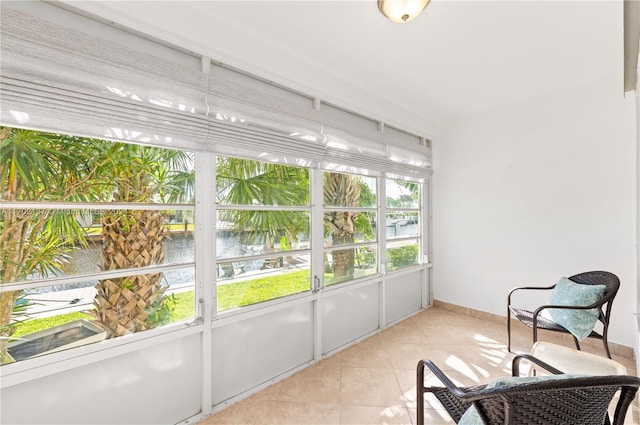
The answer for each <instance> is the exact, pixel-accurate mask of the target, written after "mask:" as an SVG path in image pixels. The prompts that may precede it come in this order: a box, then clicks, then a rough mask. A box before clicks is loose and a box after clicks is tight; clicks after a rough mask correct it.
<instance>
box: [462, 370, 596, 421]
mask: <svg viewBox="0 0 640 425" xmlns="http://www.w3.org/2000/svg"><path fill="white" fill-rule="evenodd" d="M581 376H586V375H549V376H516V377H506V378H498V379H496V380H495V381H493V382H491V383H490V384H489V385H487V387H486V389H491V388H501V387H507V386H509V385H518V384H528V383H531V382H542V381H552V380H554V379H567V378H578V377H581ZM458 425H484V424H483V423H482V419H481V418H480V415H479V414H478V411H477V410H476V408H475V406H471V407H470V408H468V409H467V411H466V412H464V415H462V417H461V418H460V422H458Z"/></svg>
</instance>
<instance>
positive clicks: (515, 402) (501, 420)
mask: <svg viewBox="0 0 640 425" xmlns="http://www.w3.org/2000/svg"><path fill="white" fill-rule="evenodd" d="M519 357H526V359H527V360H528V361H531V362H533V363H536V364H537V365H538V366H540V367H543V368H545V369H548V370H550V371H552V373H558V372H559V371H558V370H556V369H554V368H552V367H550V366H549V365H548V364H545V363H544V362H541V361H538V360H537V359H535V358H533V357H531V356H529V355H521V356H516V359H517V358H519ZM516 359H514V363H515V362H516ZM425 367H426V368H428V369H429V370H431V372H432V373H433V374H434V375H435V376H436V377H437V378H438V379H439V380H440V381H441V382H442V383H443V384H444V386H443V387H425V385H424V375H425ZM516 370H517V365H515V367H514V372H515V371H516ZM638 386H640V378H637V377H635V376H620V375H615V376H585V377H575V376H567V378H561V379H555V380H551V381H540V382H530V383H519V384H512V385H507V386H503V387H498V388H485V387H486V385H478V386H472V387H458V386H456V385H455V384H453V382H451V380H450V379H449V378H448V377H447V376H446V375H445V374H444V373H443V372H442V371H441V370H440V369H438V367H437V366H436V365H435V364H433V363H432V362H431V361H430V360H420V362H418V367H417V401H418V404H417V424H418V425H424V393H426V392H429V393H432V394H433V395H434V396H435V397H436V398H437V399H438V401H439V402H440V403H441V404H442V405H443V406H444V408H445V409H446V410H447V412H448V413H449V415H450V416H451V417H452V418H453V420H454V421H455V422H456V423H458V422H459V421H460V418H461V417H462V415H463V414H464V413H465V412H466V411H467V409H469V407H471V406H472V405H474V406H475V408H476V410H477V412H478V415H479V417H480V418H481V420H482V421H483V423H484V424H485V425H516V424H517V425H603V424H607V425H608V424H613V425H622V424H623V423H624V418H625V416H626V413H627V410H628V408H629V405H630V404H631V402H632V401H633V399H634V397H635V394H636V392H637V391H638ZM617 391H620V394H619V397H618V402H617V405H616V408H615V414H614V418H613V422H610V421H611V419H610V418H609V413H608V408H609V405H610V403H611V400H612V398H613V397H614V395H615V393H616V392H617Z"/></svg>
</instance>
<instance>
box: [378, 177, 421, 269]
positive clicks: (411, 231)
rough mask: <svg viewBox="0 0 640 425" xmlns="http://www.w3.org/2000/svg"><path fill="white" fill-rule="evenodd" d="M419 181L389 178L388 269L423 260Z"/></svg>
mask: <svg viewBox="0 0 640 425" xmlns="http://www.w3.org/2000/svg"><path fill="white" fill-rule="evenodd" d="M420 190H421V185H420V184H419V183H415V182H411V181H403V180H394V179H386V193H387V203H386V205H387V217H386V223H385V225H386V239H387V247H386V254H387V271H393V270H397V269H400V268H403V267H407V266H412V265H416V264H419V263H420V241H421V238H420V224H421V223H420V205H421V204H420Z"/></svg>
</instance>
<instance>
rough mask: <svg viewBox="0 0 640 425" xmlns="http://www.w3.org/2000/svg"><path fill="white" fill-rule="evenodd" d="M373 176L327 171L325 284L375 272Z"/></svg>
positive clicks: (325, 179) (325, 182) (325, 193)
mask: <svg viewBox="0 0 640 425" xmlns="http://www.w3.org/2000/svg"><path fill="white" fill-rule="evenodd" d="M376 181H377V180H376V178H374V177H367V176H361V175H357V174H346V173H336V172H329V171H326V172H325V173H324V179H323V195H324V236H325V239H324V246H325V248H324V284H325V285H333V284H336V283H340V282H345V281H349V280H353V279H357V278H360V277H365V276H370V275H374V274H376V273H378V245H377V236H376V212H377V198H376V193H377V190H376Z"/></svg>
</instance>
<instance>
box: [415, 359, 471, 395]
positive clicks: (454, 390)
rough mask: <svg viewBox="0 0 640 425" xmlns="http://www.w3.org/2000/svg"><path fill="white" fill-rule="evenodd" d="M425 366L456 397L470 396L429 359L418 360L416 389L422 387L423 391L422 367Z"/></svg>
mask: <svg viewBox="0 0 640 425" xmlns="http://www.w3.org/2000/svg"><path fill="white" fill-rule="evenodd" d="M425 366H426V367H428V368H429V369H430V370H431V372H432V373H433V374H434V375H435V376H436V377H437V378H438V379H439V380H440V382H442V383H443V384H444V386H445V387H447V389H448V390H449V391H451V393H452V394H453V395H455V396H456V397H459V398H461V399H464V398H468V397H471V396H472V394H468V393H466V392H464V391H462V390H460V388H458V387H457V386H456V384H454V383H453V382H452V381H451V380H450V379H449V378H448V377H447V375H445V374H444V372H443V371H441V370H440V369H439V368H438V366H436V365H435V364H434V363H433V362H432V361H431V360H420V361H419V362H418V382H417V384H418V389H422V390H423V392H424V388H425V387H424V367H425Z"/></svg>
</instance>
